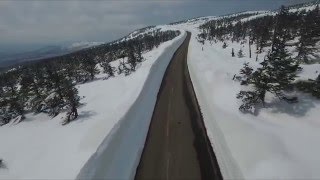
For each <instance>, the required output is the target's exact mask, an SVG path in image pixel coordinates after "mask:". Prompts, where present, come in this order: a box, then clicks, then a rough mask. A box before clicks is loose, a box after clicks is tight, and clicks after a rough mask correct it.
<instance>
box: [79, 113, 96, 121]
mask: <svg viewBox="0 0 320 180" xmlns="http://www.w3.org/2000/svg"><path fill="white" fill-rule="evenodd" d="M96 114H97V113H96V112H94V111H80V112H79V116H78V118H77V119H75V121H76V122H84V121H86V120H89V119H91V117H92V116H95V115H96Z"/></svg>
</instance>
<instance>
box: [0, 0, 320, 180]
mask: <svg viewBox="0 0 320 180" xmlns="http://www.w3.org/2000/svg"><path fill="white" fill-rule="evenodd" d="M315 8H316V5H313V4H310V5H306V6H304V7H297V8H292V9H290V12H300V11H303V10H306V11H310V10H313V9H315ZM248 14H249V15H248ZM241 15H248V16H245V17H243V18H241V19H240V20H239V21H241V22H247V21H251V20H253V19H257V18H261V17H264V16H275V15H276V12H271V11H251V12H243V13H239V14H234V15H228V16H221V17H215V16H210V17H201V18H195V19H191V20H187V21H183V22H180V23H174V24H170V25H169V24H168V25H158V26H154V27H150V28H148V29H146V30H145V31H144V30H141V31H137V32H133V33H132V34H129V35H128V36H127V37H126V38H123V39H120V42H122V41H127V40H128V39H132V38H133V37H137V36H138V35H139V34H143V33H148V32H152V30H156V29H159V30H161V31H167V30H173V31H175V30H179V31H180V35H179V36H177V37H175V38H174V39H172V40H169V41H166V42H163V43H161V44H160V45H159V46H158V47H155V48H153V49H152V50H151V51H148V52H144V53H143V54H142V55H143V57H144V61H143V62H142V63H141V64H140V65H139V66H138V67H137V69H136V71H135V72H134V73H132V74H130V75H128V76H125V75H123V74H120V75H116V76H115V77H112V78H108V79H106V78H105V77H107V75H106V74H105V73H99V74H98V75H96V77H95V79H94V80H92V81H89V82H86V83H83V84H77V85H76V87H77V89H78V91H79V96H80V97H81V100H80V102H81V106H80V107H79V108H78V113H79V117H78V118H77V119H76V120H74V121H72V122H70V123H69V124H67V125H65V126H62V125H61V122H62V121H63V119H64V117H65V116H66V113H67V112H62V113H60V114H59V115H57V116H55V117H54V118H50V117H49V116H47V115H46V114H45V113H39V114H36V115H35V114H33V113H29V114H26V118H25V120H24V121H22V122H20V123H16V122H14V121H11V122H10V123H8V124H5V125H3V126H0V145H1V147H0V159H2V160H3V168H0V179H75V178H78V179H96V178H106V179H133V178H134V176H135V171H136V168H137V166H138V164H139V160H140V156H141V153H142V150H143V146H144V143H145V139H146V137H147V133H148V128H149V124H150V120H151V116H152V113H153V109H154V106H155V103H156V100H157V93H158V91H159V88H160V85H161V81H162V78H163V76H164V73H165V70H166V67H167V66H168V64H169V62H170V60H171V58H172V56H173V54H174V52H175V51H176V50H177V49H178V47H179V46H180V45H181V44H182V42H183V41H184V39H185V37H186V32H187V31H188V32H191V40H190V44H189V52H188V61H187V64H188V69H189V72H190V76H191V80H192V84H193V86H194V89H195V93H196V96H197V99H198V103H199V106H200V109H201V112H202V115H203V119H204V123H205V127H206V130H207V134H208V137H209V138H210V141H211V144H212V148H213V150H214V153H215V154H216V157H217V161H218V163H219V166H220V171H221V174H222V176H223V178H224V179H320V171H318V167H319V166H320V157H319V156H318V155H317V153H318V152H320V144H319V142H320V141H319V139H320V131H319V129H320V119H319V117H320V112H319V109H320V99H317V98H316V97H313V96H312V95H311V94H308V93H305V92H301V91H297V90H294V91H292V92H290V93H291V94H290V95H291V96H298V102H297V103H287V102H285V101H281V100H279V99H278V98H276V97H275V96H274V95H272V94H271V93H267V94H266V104H267V105H266V106H265V107H264V108H258V110H257V112H256V113H255V114H250V113H242V112H241V111H239V106H240V105H241V103H242V102H241V100H239V99H237V94H238V93H239V91H241V90H243V89H246V88H248V87H246V86H242V85H241V84H240V82H239V81H235V80H233V79H234V77H235V75H238V74H239V70H240V69H241V68H242V67H243V64H244V63H249V65H250V66H251V67H252V68H253V69H254V70H255V69H257V68H259V67H260V66H261V65H260V63H261V62H263V60H264V58H265V56H266V55H268V51H269V50H270V49H271V46H268V47H266V48H264V50H263V52H262V53H258V52H256V51H252V58H250V57H249V51H250V50H249V46H248V43H247V42H245V43H240V42H236V41H231V40H226V41H224V42H221V41H217V42H214V41H204V43H201V42H199V38H198V37H199V36H198V35H199V34H201V33H202V30H201V29H200V28H199V27H200V26H201V25H203V24H204V23H207V22H209V21H210V20H217V19H222V18H226V17H229V18H230V17H237V16H241ZM248 38H249V37H248ZM224 43H226V45H227V46H226V47H225V48H222V47H223V46H224ZM293 43H296V42H293ZM80 45H81V44H80ZM96 45H98V44H96ZM252 46H253V48H252V49H256V47H255V45H252ZM240 49H241V50H242V51H243V57H241V58H239V57H237V56H236V57H232V55H231V52H232V51H233V50H234V52H235V53H237V52H238V51H239V50H240ZM257 49H258V48H257ZM316 49H317V50H316V53H315V54H317V55H320V51H319V50H320V44H319V42H318V43H317V44H316ZM288 50H289V52H290V53H291V54H292V56H297V52H296V49H295V48H293V47H289V48H288ZM317 58H318V57H314V59H317ZM121 61H122V59H117V60H114V61H112V62H111V63H110V64H111V66H112V67H117V66H119V64H120V63H121ZM300 67H301V68H302V69H301V70H300V71H299V72H298V73H297V78H296V79H295V82H297V81H299V80H309V79H316V78H317V77H318V76H319V73H320V64H319V63H310V64H301V65H300ZM99 68H100V69H102V67H100V66H99ZM8 139H10V140H8Z"/></svg>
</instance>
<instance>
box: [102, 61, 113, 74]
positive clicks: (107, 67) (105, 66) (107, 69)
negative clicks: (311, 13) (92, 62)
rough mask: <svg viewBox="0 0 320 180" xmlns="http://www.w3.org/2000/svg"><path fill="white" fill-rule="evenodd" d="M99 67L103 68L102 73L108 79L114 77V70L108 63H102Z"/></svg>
mask: <svg viewBox="0 0 320 180" xmlns="http://www.w3.org/2000/svg"><path fill="white" fill-rule="evenodd" d="M101 66H102V68H103V72H104V73H106V74H108V78H109V77H114V72H115V68H114V67H112V66H111V65H110V63H109V62H105V61H104V62H102V63H101Z"/></svg>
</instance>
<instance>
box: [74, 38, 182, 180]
mask: <svg viewBox="0 0 320 180" xmlns="http://www.w3.org/2000/svg"><path fill="white" fill-rule="evenodd" d="M185 37H186V33H185V32H184V33H182V34H181V35H180V36H179V37H178V40H176V41H174V42H173V43H172V44H171V45H170V46H167V47H166V48H164V49H163V50H162V54H161V55H160V56H159V57H158V59H157V60H156V62H155V63H154V64H153V65H152V66H151V69H150V71H149V73H148V78H147V80H146V81H145V83H144V85H143V88H142V90H141V92H140V94H139V96H138V98H137V99H136V100H135V102H134V103H133V104H132V106H131V107H130V109H129V111H128V112H127V113H126V114H125V116H124V117H122V118H121V120H120V121H119V122H118V123H117V124H116V126H115V127H114V128H113V129H112V131H111V132H110V133H109V135H108V136H107V137H106V138H105V139H104V141H103V142H102V144H101V145H100V147H99V148H98V150H97V152H96V153H94V154H93V155H92V156H91V158H90V159H89V161H88V162H87V163H86V165H85V166H84V167H83V168H82V170H81V171H80V173H79V175H78V178H79V179H99V178H103V179H133V178H134V175H135V171H136V168H137V166H138V164H139V160H140V156H141V153H142V150H143V147H144V143H145V139H146V136H147V132H148V128H149V124H150V120H151V117H152V113H153V109H154V106H155V103H156V98H157V93H158V91H159V88H160V85H161V81H162V78H163V75H164V73H165V70H166V67H167V65H168V64H169V62H170V60H171V58H172V56H173V54H174V52H175V51H176V49H177V48H178V47H179V46H180V45H181V44H182V42H183V41H184V39H185Z"/></svg>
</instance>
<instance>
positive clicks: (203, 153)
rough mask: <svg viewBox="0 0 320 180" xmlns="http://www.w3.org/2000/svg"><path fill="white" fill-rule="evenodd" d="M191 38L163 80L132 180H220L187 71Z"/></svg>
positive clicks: (172, 61)
mask: <svg viewBox="0 0 320 180" xmlns="http://www.w3.org/2000/svg"><path fill="white" fill-rule="evenodd" d="M190 36H191V33H189V32H188V35H187V37H186V39H185V41H184V42H183V44H182V45H181V46H180V47H179V48H178V50H177V51H176V52H175V54H174V56H173V58H172V60H171V62H170V64H169V66H168V68H167V70H166V73H165V75H164V78H163V80H162V84H161V88H160V90H159V93H158V97H157V103H156V106H155V109H154V112H153V116H152V120H151V124H150V127H149V132H148V136H147V140H146V143H145V147H144V150H143V153H142V157H141V160H140V163H139V166H138V168H137V172H136V176H135V179H138V180H139V179H222V176H221V173H220V170H219V166H218V163H217V160H216V157H215V155H214V153H213V150H212V147H211V144H210V141H209V139H208V137H207V134H206V129H205V127H204V123H203V119H202V115H201V113H200V109H199V106H198V102H197V99H196V96H195V93H194V90H193V86H192V82H191V80H190V75H189V71H188V67H187V54H188V45H189V41H190Z"/></svg>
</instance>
